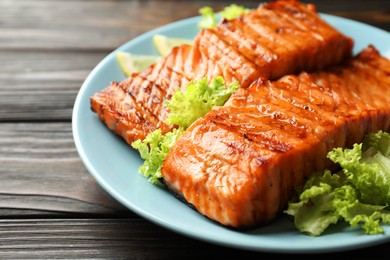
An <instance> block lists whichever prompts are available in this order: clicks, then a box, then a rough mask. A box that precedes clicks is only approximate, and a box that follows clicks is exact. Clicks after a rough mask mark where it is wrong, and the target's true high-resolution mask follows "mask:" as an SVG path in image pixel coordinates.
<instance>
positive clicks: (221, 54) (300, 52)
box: [91, 0, 353, 141]
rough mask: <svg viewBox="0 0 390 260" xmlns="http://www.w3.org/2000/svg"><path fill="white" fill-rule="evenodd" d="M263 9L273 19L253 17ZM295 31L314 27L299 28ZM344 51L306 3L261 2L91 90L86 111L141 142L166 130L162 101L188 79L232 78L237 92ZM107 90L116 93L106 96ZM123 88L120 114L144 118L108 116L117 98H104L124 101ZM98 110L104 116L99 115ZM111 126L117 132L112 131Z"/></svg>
mask: <svg viewBox="0 0 390 260" xmlns="http://www.w3.org/2000/svg"><path fill="white" fill-rule="evenodd" d="M263 12H265V13H266V14H267V17H268V18H272V19H274V20H275V21H276V22H275V23H270V22H269V21H268V20H264V19H263V20H261V22H260V21H259V20H256V19H257V18H256V17H259V16H261V14H262V13H263ZM279 12H282V13H281V14H279ZM306 18H307V21H308V22H306ZM297 25H298V26H297ZM287 28H288V30H287ZM303 28H311V29H313V28H315V30H314V31H304V30H303ZM261 32H267V34H261ZM240 38H241V39H240ZM319 39H322V40H321V41H320V40H319ZM273 41H276V43H274V42H273ZM291 41H293V42H294V44H292V43H291ZM352 47H353V40H352V39H351V38H349V37H347V36H345V35H343V34H341V33H339V32H338V31H337V30H336V29H335V28H333V27H331V26H329V25H328V24H327V23H326V22H324V21H323V20H322V19H321V18H320V17H319V16H318V14H317V12H316V11H315V8H313V6H312V5H306V4H301V3H300V2H298V1H286V0H278V1H275V2H272V3H265V4H261V5H260V6H259V7H258V8H257V9H256V10H253V11H251V12H249V13H246V14H243V15H241V16H240V17H238V18H237V19H233V20H231V21H223V22H222V23H221V24H219V25H218V26H217V28H215V29H204V30H201V31H200V32H199V33H198V35H197V36H196V37H195V39H194V43H193V44H192V45H191V46H190V45H182V46H179V47H176V48H174V49H173V50H172V52H171V53H170V54H169V55H168V56H167V57H164V58H162V59H161V60H160V61H158V62H157V63H156V64H154V65H152V66H150V67H149V68H148V69H146V70H145V71H143V72H140V73H135V74H133V75H132V76H131V77H130V78H129V79H126V80H124V81H123V82H121V83H120V84H119V86H120V88H121V89H120V88H113V87H112V86H109V87H107V88H108V89H109V91H106V90H103V91H101V92H99V93H96V94H95V95H93V96H92V97H91V109H92V111H94V112H96V113H97V114H98V116H99V118H100V119H101V120H102V121H104V120H106V119H107V120H108V119H109V120H111V119H113V118H116V119H115V120H117V121H118V122H117V123H116V124H112V122H105V124H106V125H111V128H110V129H111V130H113V131H114V132H116V133H119V134H121V135H122V137H123V138H124V139H125V140H128V141H131V140H137V139H139V138H141V139H142V138H144V137H145V136H146V135H147V134H148V133H150V132H151V131H152V130H154V129H158V128H160V127H162V128H161V130H162V131H163V133H166V132H165V131H169V130H170V129H172V126H167V125H166V124H165V119H166V118H167V115H168V113H169V110H168V108H167V107H166V105H165V104H164V100H169V99H170V98H171V97H172V95H173V93H174V92H175V91H176V89H177V88H181V89H182V90H185V86H186V84H187V83H188V82H190V81H192V80H197V79H200V78H203V77H205V76H207V77H208V78H209V80H211V79H212V78H213V77H216V76H223V77H224V79H225V81H226V83H227V84H229V83H231V82H233V81H236V80H238V82H239V83H240V85H241V87H244V88H245V87H248V86H249V85H250V84H251V83H252V82H253V81H255V80H256V79H257V78H259V77H260V76H261V77H265V78H269V79H276V78H279V77H281V76H283V75H285V74H288V73H295V72H298V71H301V70H307V71H311V70H314V69H318V68H325V67H328V66H331V65H333V64H337V63H340V62H341V61H342V60H343V59H345V58H347V57H349V56H350V55H351V53H352ZM115 91H117V92H118V93H116V94H114V92H115ZM123 91H124V92H125V93H127V94H128V95H130V96H131V97H132V98H127V99H126V102H125V103H126V104H127V105H126V107H131V109H132V110H131V111H129V112H127V111H125V110H123V111H120V113H121V114H126V113H130V114H136V113H138V114H143V113H146V115H144V116H141V115H140V116H134V117H120V116H119V115H118V113H119V111H115V106H113V105H112V104H111V103H112V102H114V103H116V104H120V103H124V101H122V102H121V101H120V100H117V99H116V100H115V101H112V100H110V98H112V97H113V96H116V97H122V98H125V97H127V94H126V95H124V94H123V93H122V92H123ZM109 93H110V94H109ZM104 95H107V96H106V97H103V96H104ZM95 99H96V100H95ZM130 103H134V104H130ZM118 106H119V105H118ZM134 109H139V111H138V112H135V111H133V110H134ZM103 111H104V113H105V115H103V114H101V113H103ZM110 113H111V115H110ZM136 119H137V120H136ZM141 119H143V120H144V121H142V120H141ZM131 120H134V121H131ZM148 120H149V121H148ZM119 121H120V122H119ZM117 125H121V127H122V129H120V130H117V129H115V127H116V126H117ZM146 126H147V127H146ZM126 128H127V129H126ZM137 131H147V132H142V133H140V132H137ZM129 135H130V136H129Z"/></svg>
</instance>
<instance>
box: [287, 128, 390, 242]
mask: <svg viewBox="0 0 390 260" xmlns="http://www.w3.org/2000/svg"><path fill="white" fill-rule="evenodd" d="M328 158H329V159H331V160H332V161H333V162H335V163H338V164H339V165H340V167H341V170H340V171H339V172H337V173H331V172H330V171H329V170H325V171H324V173H323V174H319V173H316V174H314V175H313V176H311V177H310V178H309V179H308V181H307V182H306V183H305V185H304V186H303V187H302V189H299V190H298V194H299V198H298V200H297V201H295V200H293V201H290V202H289V205H288V208H287V209H286V210H285V213H287V214H288V215H291V216H293V217H294V224H295V226H296V227H297V229H298V230H300V231H301V232H303V233H305V234H308V235H311V236H319V235H321V234H322V233H323V232H324V231H325V230H326V229H327V228H328V227H329V226H330V225H331V224H336V223H338V222H345V223H348V224H349V225H350V226H352V227H357V228H361V229H362V230H363V231H364V232H365V233H366V234H370V235H373V234H378V233H383V228H382V226H381V225H382V224H388V223H390V211H389V204H390V135H389V134H388V133H386V132H382V131H378V132H376V133H371V134H368V135H367V136H366V138H365V140H364V141H363V142H362V143H360V144H355V145H354V146H353V148H351V149H342V148H335V149H333V150H332V151H330V152H329V153H328Z"/></svg>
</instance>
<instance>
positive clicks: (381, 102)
mask: <svg viewBox="0 0 390 260" xmlns="http://www.w3.org/2000/svg"><path fill="white" fill-rule="evenodd" d="M389 129H390V61H389V60H387V59H386V58H384V57H382V56H381V55H380V54H379V53H378V51H377V50H376V49H375V47H373V46H369V47H367V48H366V49H364V50H363V51H362V52H361V53H360V54H359V55H357V57H355V58H351V59H350V60H348V61H346V62H345V63H344V64H343V65H339V66H336V67H332V68H329V69H327V70H324V71H320V72H313V73H307V72H303V73H300V74H299V75H286V76H283V77H282V78H280V79H278V80H277V81H270V80H267V79H265V78H260V79H259V80H257V81H255V82H253V83H252V84H251V85H250V86H249V87H248V88H240V89H238V90H237V91H236V92H235V93H233V95H232V96H231V97H230V99H229V100H228V101H227V103H225V105H224V106H222V107H215V108H213V109H212V110H211V111H210V112H209V113H208V114H206V115H205V116H204V117H202V118H200V119H198V120H197V121H196V122H194V123H193V124H192V125H191V126H190V127H189V128H188V129H187V131H186V132H185V133H183V135H182V136H181V137H179V139H178V141H177V143H176V145H175V146H174V147H173V148H172V150H171V151H170V153H169V154H168V157H167V158H166V160H165V161H164V164H163V167H162V175H163V180H164V182H165V183H166V184H167V186H168V187H169V188H170V189H172V190H173V191H174V192H175V193H177V194H178V195H179V196H181V197H182V198H183V199H184V200H185V201H186V202H188V203H189V204H190V205H192V206H193V207H194V208H195V209H196V210H197V211H199V212H200V213H201V214H203V215H205V216H206V217H208V218H209V219H212V220H214V221H216V222H219V223H221V224H222V225H226V226H230V227H234V228H248V227H254V226H259V225H262V224H265V223H267V222H269V221H271V220H273V219H274V218H275V216H276V215H278V214H279V213H280V212H281V210H282V209H284V208H285V207H286V205H287V202H288V200H289V199H290V198H291V196H292V195H293V193H294V191H295V188H296V187H298V186H300V185H302V184H303V183H304V181H305V179H306V178H307V177H308V176H310V175H311V174H312V173H313V172H322V171H323V170H324V169H325V168H329V169H332V167H334V166H335V165H333V164H332V163H331V161H330V160H328V159H326V155H327V153H328V152H329V151H330V150H331V149H333V148H334V147H349V148H351V146H352V145H353V144H354V143H358V142H361V141H362V139H363V137H364V135H365V134H367V133H369V132H374V131H378V130H384V131H388V130H389Z"/></svg>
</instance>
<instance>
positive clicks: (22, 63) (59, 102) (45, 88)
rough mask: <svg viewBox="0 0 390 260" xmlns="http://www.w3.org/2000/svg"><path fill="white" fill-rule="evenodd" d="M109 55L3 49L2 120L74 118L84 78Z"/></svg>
mask: <svg viewBox="0 0 390 260" xmlns="http://www.w3.org/2000/svg"><path fill="white" fill-rule="evenodd" d="M105 55H107V53H105V52H80V51H76V52H72V51H68V52H65V53H64V52H47V51H34V52H31V51H22V50H20V51H5V50H0V86H1V87H0V107H1V108H2V109H0V122H1V121H3V122H4V121H37V120H38V121H39V120H41V121H48V120H55V121H70V119H71V116H72V109H73V104H74V101H75V98H76V95H77V93H78V91H79V89H80V87H81V85H82V83H83V81H84V80H85V78H86V77H87V76H88V74H89V73H90V71H91V70H92V69H93V67H95V66H96V65H97V64H98V62H99V61H100V60H101V59H103V58H104V56H105Z"/></svg>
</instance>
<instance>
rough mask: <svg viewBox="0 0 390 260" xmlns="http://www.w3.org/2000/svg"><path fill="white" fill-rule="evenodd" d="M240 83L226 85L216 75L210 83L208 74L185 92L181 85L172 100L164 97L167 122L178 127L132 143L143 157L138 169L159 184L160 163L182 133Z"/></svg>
mask: <svg viewBox="0 0 390 260" xmlns="http://www.w3.org/2000/svg"><path fill="white" fill-rule="evenodd" d="M239 87H240V85H239V83H238V82H234V83H232V84H230V85H228V86H226V85H225V81H224V79H223V78H222V77H216V78H213V79H212V80H211V81H210V83H209V82H208V79H207V78H203V79H200V80H196V81H193V82H190V83H189V84H188V85H187V86H186V91H185V92H182V91H181V90H180V89H178V90H177V92H175V94H174V95H173V96H172V98H171V100H170V101H165V102H166V104H167V106H168V108H169V109H170V115H169V116H168V118H167V123H169V124H175V125H177V126H178V128H175V129H174V130H173V131H171V132H168V133H166V134H165V135H164V134H162V132H161V130H160V129H157V130H155V131H153V132H151V133H149V134H148V135H147V136H146V138H145V139H144V140H143V141H141V140H137V141H134V142H132V144H131V145H132V147H133V148H134V149H137V150H138V151H139V153H140V156H141V158H142V159H144V163H143V164H142V165H141V166H140V167H139V171H140V172H141V173H142V174H143V175H144V176H145V177H146V178H148V179H149V181H150V182H151V183H153V184H154V185H160V184H161V182H160V178H161V177H162V175H161V167H162V165H163V162H164V160H165V158H166V157H167V155H168V153H169V151H170V150H171V149H172V147H173V146H174V145H175V143H176V140H177V139H178V138H179V136H180V135H181V134H182V133H183V132H184V131H185V130H186V129H187V128H188V126H190V125H191V124H192V123H193V122H194V121H195V120H196V119H198V118H199V117H201V116H204V115H205V114H206V113H207V112H208V111H210V110H211V109H212V108H213V107H214V106H221V105H223V104H224V103H225V102H226V100H227V99H228V98H229V97H230V95H231V94H232V93H233V92H234V91H235V90H237V89H238V88H239Z"/></svg>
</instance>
